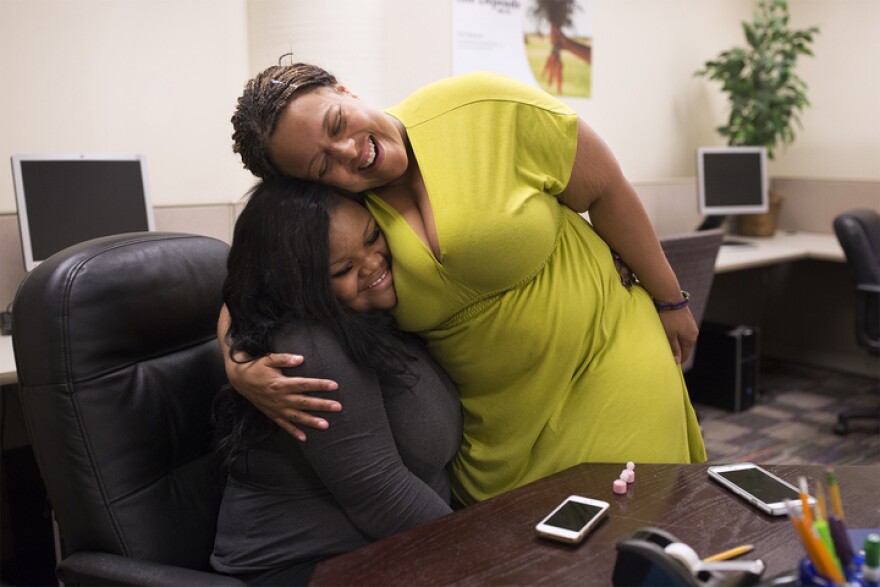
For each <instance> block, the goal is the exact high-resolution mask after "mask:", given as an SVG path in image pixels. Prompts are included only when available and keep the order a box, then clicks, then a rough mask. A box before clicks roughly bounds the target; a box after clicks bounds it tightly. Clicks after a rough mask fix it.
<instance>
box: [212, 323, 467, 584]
mask: <svg viewBox="0 0 880 587" xmlns="http://www.w3.org/2000/svg"><path fill="white" fill-rule="evenodd" d="M400 344H402V345H404V347H405V350H406V352H407V353H408V354H409V355H411V356H413V357H415V359H416V360H415V361H411V362H409V363H408V365H409V368H410V370H411V371H412V372H413V373H414V374H415V375H417V377H418V379H417V381H416V382H415V384H414V385H413V386H412V387H411V388H407V387H405V386H402V385H400V384H391V383H388V382H385V381H380V380H379V377H378V376H377V374H376V373H375V372H372V371H370V370H368V369H363V368H361V367H358V366H357V365H355V364H354V363H353V362H352V361H351V360H349V359H348V356H347V355H346V353H345V352H344V350H343V348H342V347H341V345H340V343H339V341H338V340H337V338H336V337H335V336H334V335H333V334H332V333H331V332H329V330H327V329H326V328H323V327H319V326H311V327H302V326H301V325H298V326H297V327H296V328H288V329H286V331H285V332H284V333H282V335H281V336H280V337H278V338H276V345H275V348H276V350H277V351H278V352H286V351H290V352H293V351H295V352H297V353H298V354H302V355H303V356H304V357H305V361H304V363H303V365H302V366H301V367H298V368H296V369H295V370H292V371H291V372H290V373H289V374H291V375H295V376H299V377H315V378H324V379H332V380H334V381H336V382H337V383H338V384H339V389H338V390H337V391H334V392H326V393H323V394H317V393H316V394H314V395H316V396H322V397H327V398H332V399H337V400H339V402H340V403H341V404H342V411H341V412H328V413H322V417H324V418H326V419H327V421H328V422H329V424H330V427H329V429H327V430H311V429H310V430H308V440H307V441H306V442H304V443H301V442H299V441H297V440H295V439H294V438H292V437H290V436H289V435H288V434H287V433H286V432H284V431H283V430H281V429H280V428H279V429H278V430H276V431H275V432H274V433H273V435H272V436H271V437H270V438H269V439H267V440H266V441H265V442H263V443H262V444H260V445H259V446H257V447H256V448H254V449H252V450H250V451H249V452H248V454H247V457H246V458H244V457H242V458H239V459H237V461H236V465H235V467H234V469H233V470H232V471H231V472H230V475H229V477H228V480H227V485H226V489H225V492H224V495H223V501H222V504H221V507H220V513H219V518H218V525H217V536H216V539H215V543H214V553H213V555H212V556H211V564H212V565H213V567H214V568H215V569H217V570H219V571H222V572H227V573H244V572H252V571H261V570H266V569H271V568H274V567H278V566H282V565H289V564H291V563H295V562H297V561H300V560H303V561H307V560H314V559H316V558H324V557H330V556H334V555H336V554H340V553H343V552H348V551H350V550H352V549H354V548H357V547H359V546H362V545H364V544H367V543H368V542H370V541H372V540H376V539H379V538H382V537H385V536H389V535H391V534H394V533H396V532H399V531H402V530H405V529H408V528H411V527H413V526H416V525H419V524H422V523H424V522H427V521H429V520H432V519H434V518H437V517H439V516H442V515H444V514H446V513H449V512H450V511H451V510H450V507H449V503H450V489H449V478H448V474H447V471H446V465H447V463H448V462H449V461H450V460H451V459H452V457H453V456H454V455H455V453H456V452H457V450H458V447H459V444H460V443H461V434H462V424H461V406H460V404H459V399H458V393H457V391H456V389H455V386H454V385H453V383H452V382H451V381H450V380H449V378H448V377H447V376H446V374H445V373H444V372H443V371H442V370H441V369H440V367H439V366H438V365H437V364H436V363H435V362H434V361H433V360H432V359H431V357H430V356H429V355H428V353H427V351H425V350H424V348H423V347H422V346H421V345H419V344H416V343H412V342H407V343H400Z"/></svg>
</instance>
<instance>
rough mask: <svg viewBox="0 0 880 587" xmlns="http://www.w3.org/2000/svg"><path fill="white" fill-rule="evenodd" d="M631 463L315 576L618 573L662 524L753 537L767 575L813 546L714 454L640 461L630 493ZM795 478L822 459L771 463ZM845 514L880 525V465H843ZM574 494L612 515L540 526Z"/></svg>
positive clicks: (595, 580) (542, 484)
mask: <svg viewBox="0 0 880 587" xmlns="http://www.w3.org/2000/svg"><path fill="white" fill-rule="evenodd" d="M622 468H623V466H622V464H613V465H611V464H583V465H578V466H576V467H573V468H571V469H568V470H566V471H563V472H561V473H557V474H556V475H553V476H551V477H548V478H546V479H542V480H540V481H537V482H535V483H531V484H529V485H526V486H525V487H521V488H519V489H516V490H514V491H510V492H508V493H505V494H503V495H500V496H498V497H495V498H493V499H490V500H487V501H485V502H482V503H479V504H476V505H474V506H471V507H468V508H465V509H463V510H460V511H457V512H455V513H453V514H451V515H448V516H445V517H443V518H440V519H438V520H435V521H433V522H431V523H429V524H425V525H423V526H420V527H418V528H414V529H412V530H409V531H407V532H403V533H401V534H398V535H395V536H391V537H389V538H386V539H384V540H381V541H379V542H375V543H373V544H371V545H369V546H366V547H364V548H361V549H358V550H356V551H354V552H350V553H348V554H345V555H341V556H339V557H336V558H333V559H330V560H327V561H324V562H323V563H321V564H320V565H318V568H317V569H316V571H315V574H314V575H313V576H312V581H311V583H310V585H315V586H321V585H383V586H385V585H406V586H408V587H409V586H416V587H418V586H422V585H452V584H455V585H574V584H576V585H610V584H611V574H612V571H613V569H614V562H615V560H616V557H617V551H616V550H615V548H614V545H615V544H616V543H617V542H618V541H619V540H621V539H623V538H625V537H627V536H629V535H630V533H631V532H633V531H634V530H636V529H637V528H642V527H645V526H654V527H657V528H661V529H663V530H666V531H667V532H670V533H672V534H673V535H674V536H676V537H677V538H679V539H681V540H682V541H684V542H686V543H688V544H690V545H691V546H692V547H693V548H694V549H695V550H696V551H697V554H699V555H701V556H708V555H710V554H714V553H716V552H720V551H722V550H725V549H727V548H730V547H733V546H737V545H740V544H754V545H755V550H754V551H753V552H752V553H751V554H750V555H747V556H746V557H744V558H760V559H762V560H763V561H764V562H765V563H766V565H767V569H766V571H765V574H764V576H765V577H771V576H773V575H776V574H779V573H782V572H785V571H789V570H791V569H793V568H795V566H796V565H797V563H798V561H799V560H800V558H801V557H802V556H804V552H803V550H802V548H801V546H800V544H799V542H798V540H797V537H796V535H795V533H794V529H793V528H792V526H791V524H790V522H789V521H788V520H787V519H786V518H785V517H784V516H783V517H772V516H767V515H765V514H762V513H761V512H759V511H758V510H756V509H754V508H753V507H751V506H750V505H748V504H747V503H746V502H745V501H744V500H742V499H740V498H738V497H736V496H735V495H733V494H732V493H730V492H729V491H727V490H726V489H723V488H722V487H721V486H720V485H718V484H717V483H715V482H713V481H711V480H709V478H708V475H707V474H706V468H707V465H639V464H637V465H636V482H635V483H634V484H632V485H630V487H629V491H628V492H627V494H626V495H616V494H614V493H612V491H611V483H612V481H613V480H614V479H615V478H617V476H618V475H619V474H620V471H621V469H622ZM767 469H769V470H771V471H773V472H775V473H776V474H777V475H779V476H781V477H782V478H783V479H786V480H788V481H792V482H794V483H795V484H797V479H798V476H800V475H805V476H806V477H807V479H808V480H810V481H813V480H816V479H820V478H822V476H823V475H824V471H825V469H824V467H817V466H782V465H768V466H767ZM836 472H837V475H838V479H839V481H840V487H841V492H842V494H843V498H844V502H845V503H844V507H845V511H846V515H847V521H848V522H849V524H850V525H851V526H852V527H853V528H856V527H873V528H877V527H880V508H878V503H880V502H878V497H877V496H878V495H880V467H840V468H838V469H837V470H836ZM571 494H581V495H585V496H588V497H594V498H598V499H604V500H606V501H608V502H610V503H611V508H610V509H609V512H608V517H607V519H606V520H605V521H604V522H602V523H601V524H600V525H599V526H598V527H597V528H596V529H595V530H594V531H593V533H592V534H591V535H590V536H588V537H587V539H586V540H585V541H584V542H583V543H582V544H580V545H577V546H567V545H563V544H558V543H555V542H552V541H548V540H544V539H540V538H537V537H536V536H535V532H534V526H535V524H537V523H538V522H539V521H540V520H541V518H542V517H543V516H544V515H546V514H547V513H549V512H550V511H551V509H553V508H554V507H555V506H556V505H558V504H559V502H561V501H562V499H564V498H565V497H567V496H568V495H571Z"/></svg>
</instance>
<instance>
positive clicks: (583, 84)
mask: <svg viewBox="0 0 880 587" xmlns="http://www.w3.org/2000/svg"><path fill="white" fill-rule="evenodd" d="M591 4H592V0H528V2H527V7H526V10H525V17H526V18H525V23H524V24H525V34H524V35H523V38H524V40H525V43H526V53H527V55H528V59H529V66H530V67H531V69H532V73H533V75H534V76H535V79H536V80H538V83H539V84H540V86H541V87H542V88H543V89H544V90H546V91H547V92H550V93H551V94H555V95H557V96H571V97H579V98H589V97H590V94H591V91H590V90H591V77H592V75H591V74H592V67H593V66H592V63H593V39H592V29H591V26H590V24H591V22H590V21H591V20H592V19H591V18H590V16H591V13H592V10H591V8H592V6H591Z"/></svg>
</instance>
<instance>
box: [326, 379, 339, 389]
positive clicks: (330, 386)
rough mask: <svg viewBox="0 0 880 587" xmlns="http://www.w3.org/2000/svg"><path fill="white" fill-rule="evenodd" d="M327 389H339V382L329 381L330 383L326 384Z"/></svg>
mask: <svg viewBox="0 0 880 587" xmlns="http://www.w3.org/2000/svg"><path fill="white" fill-rule="evenodd" d="M327 389H329V390H331V391H332V390H334V389H339V384H338V383H336V382H335V381H331V382H330V383H328V384H327Z"/></svg>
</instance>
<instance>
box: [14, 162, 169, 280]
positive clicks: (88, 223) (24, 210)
mask: <svg viewBox="0 0 880 587" xmlns="http://www.w3.org/2000/svg"><path fill="white" fill-rule="evenodd" d="M12 175H13V182H14V184H15V197H16V202H17V204H18V222H19V227H20V229H21V244H22V252H23V253H24V265H25V269H26V270H27V271H31V270H32V269H33V268H34V267H36V266H37V265H38V264H39V263H40V262H41V261H44V260H45V259H47V258H49V257H50V256H52V255H53V254H55V253H57V252H58V251H60V250H62V249H65V248H67V247H69V246H71V245H75V244H77V243H81V242H83V241H86V240H89V239H93V238H97V237H100V236H107V235H111V234H120V233H124V232H139V231H146V230H153V229H154V225H153V208H152V206H151V205H150V199H149V191H148V189H147V181H146V173H145V166H144V159H143V157H141V156H140V155H129V156H119V155H109V156H107V155H13V156H12Z"/></svg>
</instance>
